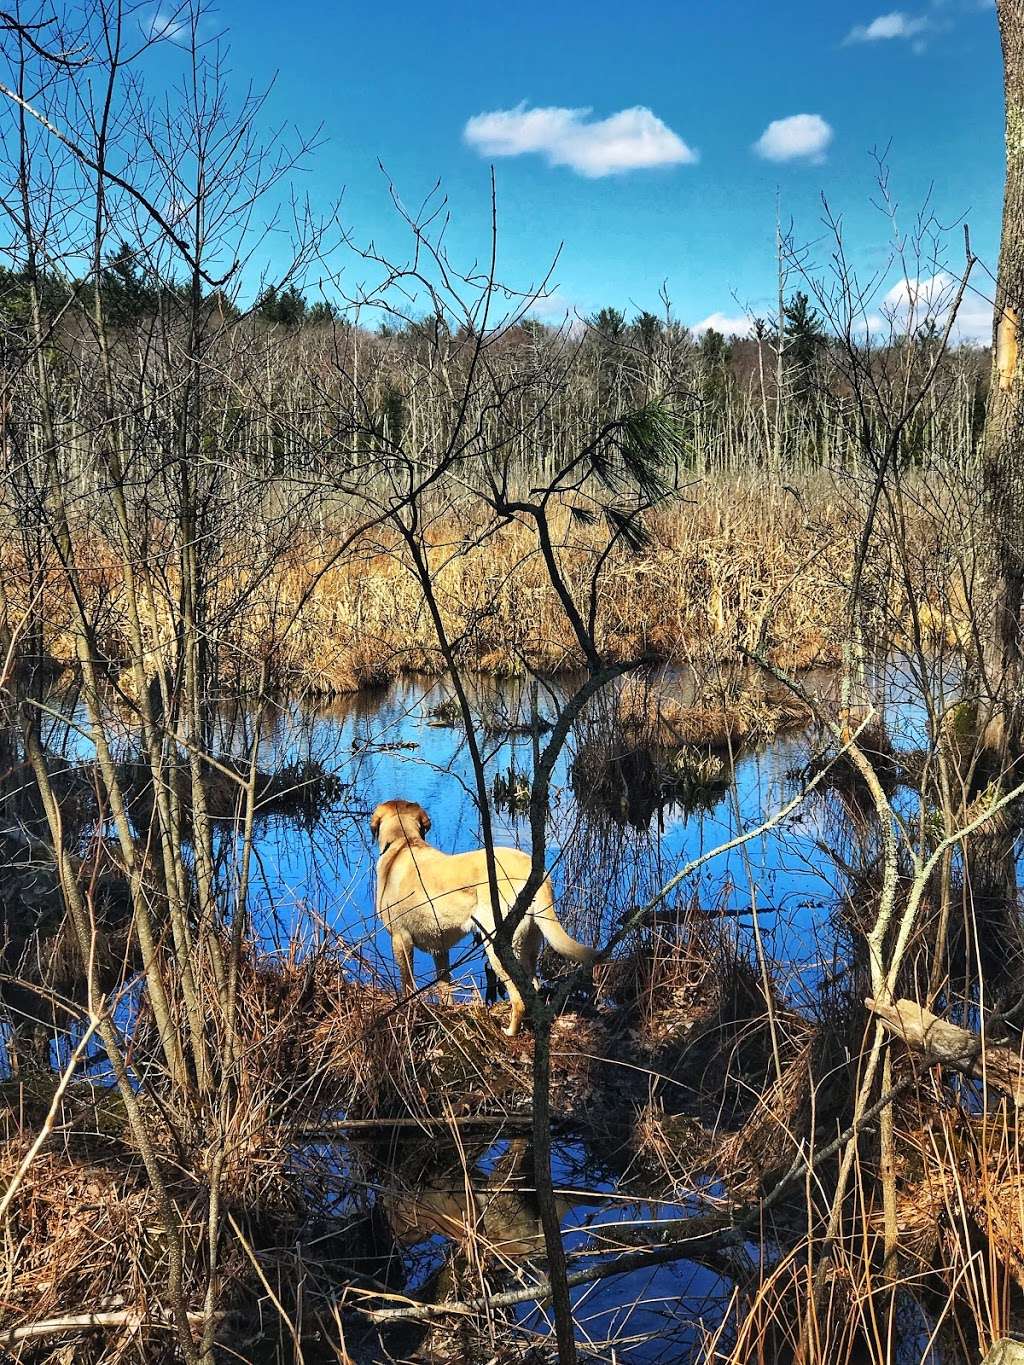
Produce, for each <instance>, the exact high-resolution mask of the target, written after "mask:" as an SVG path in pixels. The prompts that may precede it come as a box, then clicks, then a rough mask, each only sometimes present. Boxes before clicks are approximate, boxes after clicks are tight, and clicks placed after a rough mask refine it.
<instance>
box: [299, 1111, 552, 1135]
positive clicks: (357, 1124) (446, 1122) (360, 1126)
mask: <svg viewBox="0 0 1024 1365" xmlns="http://www.w3.org/2000/svg"><path fill="white" fill-rule="evenodd" d="M532 1122H533V1116H532V1115H531V1114H451V1115H447V1116H444V1115H442V1116H441V1117H437V1116H436V1115H432V1116H429V1117H422V1118H420V1117H417V1116H416V1115H415V1114H405V1115H403V1116H402V1117H401V1118H391V1119H387V1118H380V1119H334V1120H329V1121H327V1122H325V1123H315V1124H311V1125H310V1126H309V1127H303V1128H299V1129H298V1130H297V1131H298V1136H299V1137H302V1138H307V1139H310V1140H313V1139H316V1138H327V1137H334V1136H336V1135H338V1134H344V1133H373V1132H384V1131H391V1130H393V1129H396V1128H403V1129H404V1128H409V1129H416V1128H422V1129H426V1130H428V1131H430V1132H433V1131H435V1130H436V1129H438V1128H440V1129H448V1128H459V1129H462V1128H529V1127H530V1125H531V1124H532ZM556 1122H557V1123H562V1122H564V1120H556Z"/></svg>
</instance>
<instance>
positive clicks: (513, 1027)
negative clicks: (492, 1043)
mask: <svg viewBox="0 0 1024 1365" xmlns="http://www.w3.org/2000/svg"><path fill="white" fill-rule="evenodd" d="M484 948H485V949H486V951H487V958H488V961H489V962H490V964H491V966H492V967H493V968H494V974H495V976H496V977H497V978H498V980H499V981H501V982H503V983H504V986H505V989H506V990H507V991H508V998H509V1003H510V1005H511V1007H512V1012H511V1014H510V1015H509V1021H508V1028H507V1029H506V1030H505V1032H506V1033H507V1034H508V1036H509V1037H510V1038H514V1037H515V1036H516V1034H517V1033H518V1032H519V1026H520V1024H521V1023H522V1022H523V1015H524V1014H525V1013H526V1006H525V1005H524V1004H523V997H522V996H521V995H520V994H519V988H518V987H517V986H516V983H515V982H514V981H513V980H512V978H511V977H510V976H509V974H508V972H506V970H505V968H504V967H503V966H502V965H501V963H500V962H499V961H498V954H497V953H496V952H495V951H494V945H493V944H492V943H491V941H490V939H485V940H484Z"/></svg>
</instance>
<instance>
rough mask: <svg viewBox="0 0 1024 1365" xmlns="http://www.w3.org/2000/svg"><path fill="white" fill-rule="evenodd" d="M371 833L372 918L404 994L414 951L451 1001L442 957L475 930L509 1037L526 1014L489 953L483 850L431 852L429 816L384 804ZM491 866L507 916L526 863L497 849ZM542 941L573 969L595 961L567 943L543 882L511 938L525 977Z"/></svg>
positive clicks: (413, 807) (412, 806)
mask: <svg viewBox="0 0 1024 1365" xmlns="http://www.w3.org/2000/svg"><path fill="white" fill-rule="evenodd" d="M370 828H371V830H373V833H374V834H375V836H376V838H377V841H378V844H379V846H380V857H379V858H378V860H377V913H378V915H380V917H381V919H382V920H383V921H384V927H385V929H387V931H388V933H389V934H390V935H391V947H392V949H393V950H394V954H395V961H396V962H397V963H398V968H399V971H400V973H401V977H402V989H403V991H406V992H409V991H413V990H415V989H416V982H415V980H414V978H413V974H412V950H413V948H419V949H421V950H422V951H423V952H428V953H432V954H433V957H434V965H435V967H436V968H437V979H438V990H439V993H440V996H441V998H442V1000H450V999H451V977H450V975H449V971H448V950H449V948H451V947H452V945H453V944H455V943H457V942H458V941H459V939H460V938H462V937H464V935H466V934H470V933H472V932H473V930H474V929H476V930H479V932H480V933H481V934H482V935H483V938H484V946H485V948H486V950H487V957H488V960H489V961H490V964H491V966H492V967H493V969H494V971H495V972H496V973H497V975H498V977H499V978H500V980H502V981H503V982H504V983H505V987H506V989H507V990H508V994H509V999H510V1000H511V1002H512V1017H511V1019H510V1020H509V1026H508V1028H507V1029H506V1030H505V1032H506V1033H507V1034H508V1035H509V1037H510V1038H511V1037H514V1036H515V1035H516V1034H517V1033H518V1032H519V1025H520V1023H521V1022H522V1018H523V1015H524V1014H525V1012H526V1007H525V1005H524V1004H523V998H522V996H521V995H520V994H519V991H518V990H517V989H516V986H515V983H514V982H513V981H512V980H510V978H509V975H508V973H507V972H506V971H505V969H504V967H502V965H501V963H500V962H499V961H498V956H497V954H496V953H495V951H494V943H493V936H494V931H495V923H494V914H493V911H492V908H491V896H490V889H489V887H488V884H487V857H486V854H485V852H484V850H483V849H475V850H474V851H473V852H472V853H454V854H449V853H442V852H441V850H440V849H437V848H431V847H430V845H429V844H428V843H426V842H425V841H424V839H423V836H424V834H426V832H427V830H428V829H429V828H430V816H429V815H428V814H427V812H426V811H425V810H424V809H423V807H422V806H418V805H417V804H416V802H415V801H401V800H395V801H384V802H383V803H382V804H381V805H379V806H378V807H377V809H376V810H375V811H374V812H373V816H372V818H371V820H370ZM494 863H495V872H496V874H497V880H498V896H499V899H500V902H501V911H502V914H508V912H509V911H510V910H511V908H512V906H513V904H514V903H515V899H516V896H517V895H518V894H519V892H520V891H521V890H522V888H523V887H524V886H525V885H526V881H527V879H528V877H529V875H530V855H529V854H528V853H523V852H522V851H521V850H520V849H515V848H496V849H495V850H494ZM544 940H547V942H548V943H549V944H550V945H551V947H552V948H554V950H555V952H556V953H560V954H561V955H562V957H568V958H572V960H573V961H574V962H593V961H594V959H595V957H596V956H597V954H596V953H595V951H594V949H593V948H586V947H584V945H583V944H582V943H577V942H576V940H575V939H574V938H570V936H569V935H568V934H567V933H566V932H565V930H564V929H563V928H562V926H561V925H560V924H559V922H558V920H557V919H556V917H555V909H554V903H553V900H552V895H551V882H550V881H549V879H548V878H547V877H545V878H544V880H543V882H542V883H541V885H540V890H539V891H538V892H537V894H536V895H535V896H534V898H533V901H532V903H531V904H530V906H529V908H528V909H527V911H526V914H525V915H524V916H523V918H522V919H521V920H520V922H519V923H518V924H517V925H516V928H515V932H514V934H513V936H512V951H513V952H514V953H515V955H516V958H517V960H518V961H519V962H520V963H521V964H522V967H523V970H524V971H525V972H526V973H527V974H528V975H529V976H534V975H535V973H536V971H537V959H538V957H539V956H540V949H541V944H542V942H543V941H544Z"/></svg>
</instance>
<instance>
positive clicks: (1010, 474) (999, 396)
mask: <svg viewBox="0 0 1024 1365" xmlns="http://www.w3.org/2000/svg"><path fill="white" fill-rule="evenodd" d="M997 8H998V15H999V30H1000V35H1001V38H1002V45H1003V62H1004V70H1005V91H1006V190H1005V197H1004V202H1003V229H1002V245H1001V248H1000V253H999V275H998V280H997V285H996V308H995V321H994V336H993V354H992V387H991V392H990V395H989V403H988V411H987V414H986V419H985V430H984V434H983V437H982V458H983V465H984V471H985V484H986V492H987V495H988V509H989V519H990V524H989V532H990V535H991V537H992V568H993V574H994V580H995V581H994V600H993V608H992V619H991V625H990V638H989V642H988V643H989V658H988V659H987V660H986V664H987V670H986V671H987V673H988V682H989V689H990V691H991V692H992V693H993V696H994V698H995V700H996V702H997V704H996V707H995V709H994V713H993V716H992V719H991V722H990V725H989V733H988V736H987V747H988V748H989V749H990V750H992V751H993V753H994V755H995V756H997V757H998V758H999V759H1000V760H1001V761H1002V762H1004V763H1005V759H1006V755H1007V749H1008V745H1009V744H1010V742H1011V741H1012V740H1013V739H1015V738H1016V737H1019V733H1020V719H1021V715H1020V712H1021V698H1020V691H1021V688H1020V684H1021V678H1022V669H1021V663H1022V647H1021V646H1022V641H1021V619H1020V617H1021V605H1022V602H1024V524H1022V519H1021V511H1022V509H1024V367H1022V366H1021V363H1020V323H1021V317H1022V316H1024V8H1022V6H1021V4H1020V0H998V6H997Z"/></svg>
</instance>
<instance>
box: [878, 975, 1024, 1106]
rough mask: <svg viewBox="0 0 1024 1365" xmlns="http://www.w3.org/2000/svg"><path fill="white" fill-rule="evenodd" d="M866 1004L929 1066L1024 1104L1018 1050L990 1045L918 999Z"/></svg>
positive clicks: (1022, 1069)
mask: <svg viewBox="0 0 1024 1365" xmlns="http://www.w3.org/2000/svg"><path fill="white" fill-rule="evenodd" d="M864 1003H865V1005H866V1006H867V1007H868V1009H869V1010H870V1011H871V1013H872V1014H874V1015H877V1017H878V1018H879V1019H880V1020H881V1021H882V1023H883V1024H884V1025H885V1026H886V1028H889V1029H892V1031H893V1032H894V1033H896V1034H898V1035H899V1036H900V1037H901V1038H902V1039H903V1041H904V1042H905V1043H906V1044H907V1046H908V1047H910V1048H913V1049H914V1051H915V1052H920V1053H923V1054H924V1060H925V1062H926V1063H927V1064H928V1065H929V1066H932V1065H938V1066H943V1067H948V1068H949V1069H951V1070H953V1071H960V1072H962V1073H963V1074H964V1075H965V1076H971V1077H974V1078H976V1079H977V1080H981V1081H985V1082H986V1084H988V1085H993V1086H995V1087H996V1089H997V1090H1002V1091H1005V1092H1006V1094H1008V1095H1010V1096H1011V1098H1012V1099H1013V1102H1014V1104H1017V1105H1024V1058H1022V1056H1021V1054H1020V1053H1019V1052H1018V1051H1016V1050H1015V1049H1013V1048H1009V1047H1002V1046H1000V1045H999V1044H996V1043H986V1042H985V1040H984V1039H983V1038H982V1037H981V1035H980V1034H978V1033H972V1032H971V1030H970V1029H965V1028H958V1027H957V1025H956V1024H950V1023H947V1022H946V1020H945V1019H940V1018H938V1016H937V1015H934V1014H932V1012H931V1011H930V1010H926V1009H925V1008H924V1006H923V1005H919V1004H918V1003H917V1002H916V1001H915V1000H897V1001H896V1003H895V1004H894V1005H883V1004H881V1003H880V1002H879V1001H877V1000H871V999H867V1000H865V1001H864Z"/></svg>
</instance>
